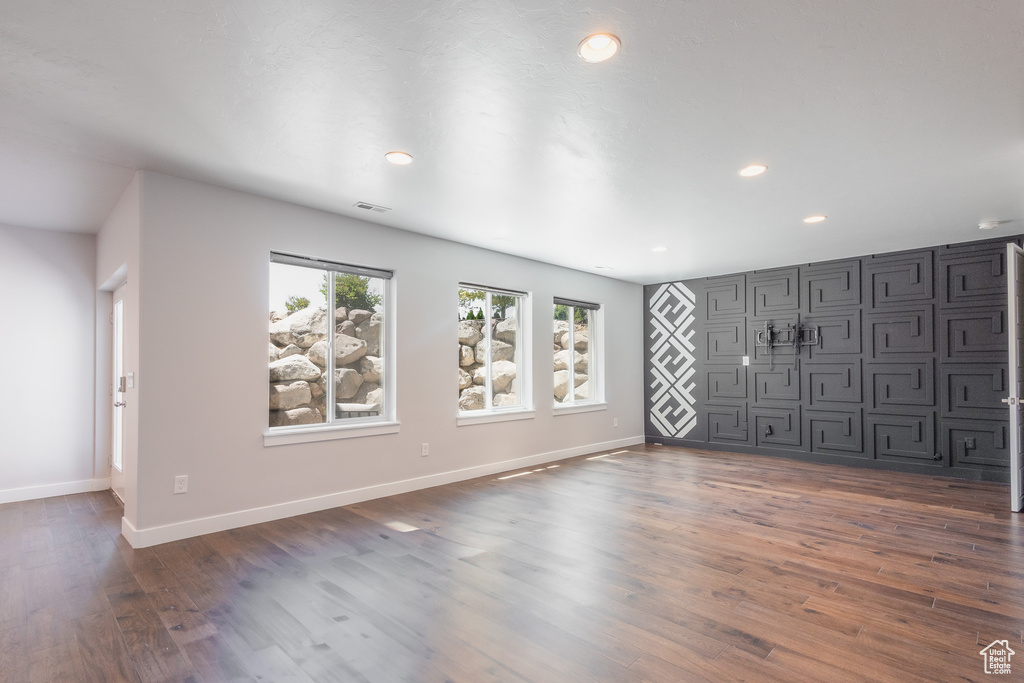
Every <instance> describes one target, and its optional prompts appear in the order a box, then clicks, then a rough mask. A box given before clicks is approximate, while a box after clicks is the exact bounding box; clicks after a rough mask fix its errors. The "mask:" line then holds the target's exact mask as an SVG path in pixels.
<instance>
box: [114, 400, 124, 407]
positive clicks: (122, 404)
mask: <svg viewBox="0 0 1024 683" xmlns="http://www.w3.org/2000/svg"><path fill="white" fill-rule="evenodd" d="M125 405H126V404H125V402H124V401H118V402H117V403H115V404H114V407H115V408H124V407H125Z"/></svg>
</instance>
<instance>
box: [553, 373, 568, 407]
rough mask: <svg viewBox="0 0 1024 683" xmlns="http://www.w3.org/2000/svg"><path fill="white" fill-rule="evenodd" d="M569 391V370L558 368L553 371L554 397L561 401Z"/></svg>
mask: <svg viewBox="0 0 1024 683" xmlns="http://www.w3.org/2000/svg"><path fill="white" fill-rule="evenodd" d="M568 393H569V371H568V370H559V371H558V372H556V373H555V398H556V399H558V400H559V401H561V400H562V399H563V398H565V396H566V394H568Z"/></svg>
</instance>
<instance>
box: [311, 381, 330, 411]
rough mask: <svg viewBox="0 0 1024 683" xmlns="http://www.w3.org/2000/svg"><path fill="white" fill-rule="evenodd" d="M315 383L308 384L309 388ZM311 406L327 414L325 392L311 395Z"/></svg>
mask: <svg viewBox="0 0 1024 683" xmlns="http://www.w3.org/2000/svg"><path fill="white" fill-rule="evenodd" d="M315 386H316V383H313V384H311V385H310V388H312V387H315ZM310 406H311V407H313V408H316V409H317V411H319V413H320V414H321V415H327V394H326V393H322V394H320V395H319V396H315V397H313V402H312V403H311V404H310Z"/></svg>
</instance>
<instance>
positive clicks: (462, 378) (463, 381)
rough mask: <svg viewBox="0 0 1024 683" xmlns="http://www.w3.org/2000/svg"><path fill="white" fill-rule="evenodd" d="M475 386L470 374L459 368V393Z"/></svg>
mask: <svg viewBox="0 0 1024 683" xmlns="http://www.w3.org/2000/svg"><path fill="white" fill-rule="evenodd" d="M471 386H473V377H472V375H470V374H469V373H468V372H466V371H465V370H463V369H462V368H459V391H462V390H463V389H468V388H469V387H471Z"/></svg>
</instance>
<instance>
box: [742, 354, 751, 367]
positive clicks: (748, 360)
mask: <svg viewBox="0 0 1024 683" xmlns="http://www.w3.org/2000/svg"><path fill="white" fill-rule="evenodd" d="M743 364H744V365H750V356H743Z"/></svg>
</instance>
